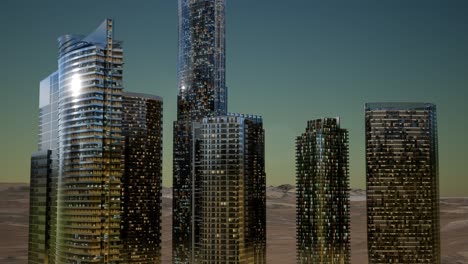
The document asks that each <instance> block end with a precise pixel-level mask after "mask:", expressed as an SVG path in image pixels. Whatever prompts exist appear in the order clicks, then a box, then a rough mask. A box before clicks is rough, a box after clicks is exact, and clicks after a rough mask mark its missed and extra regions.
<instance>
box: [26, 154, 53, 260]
mask: <svg viewBox="0 0 468 264" xmlns="http://www.w3.org/2000/svg"><path fill="white" fill-rule="evenodd" d="M51 153H52V151H50V150H44V151H38V152H35V153H34V154H33V155H32V156H31V182H30V197H29V198H30V201H29V223H30V224H29V243H28V263H29V264H44V263H48V262H47V259H48V252H49V243H50V242H49V241H50V240H49V227H50V226H49V217H50V212H49V210H50V199H49V197H48V195H49V192H48V190H49V186H50V181H51V177H52V176H51V175H52V166H51V157H50V155H51Z"/></svg>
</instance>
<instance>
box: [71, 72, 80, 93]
mask: <svg viewBox="0 0 468 264" xmlns="http://www.w3.org/2000/svg"><path fill="white" fill-rule="evenodd" d="M80 90H81V80H80V76H79V75H78V74H75V75H73V77H72V80H71V91H72V95H73V96H75V97H76V96H78V95H79V94H80Z"/></svg>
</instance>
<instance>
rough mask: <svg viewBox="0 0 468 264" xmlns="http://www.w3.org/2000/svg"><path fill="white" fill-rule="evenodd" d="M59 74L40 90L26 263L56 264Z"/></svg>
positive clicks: (50, 76)
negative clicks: (37, 138) (37, 140)
mask: <svg viewBox="0 0 468 264" xmlns="http://www.w3.org/2000/svg"><path fill="white" fill-rule="evenodd" d="M57 150H58V73H57V72H54V73H52V74H51V75H49V76H48V77H47V78H45V79H44V80H42V81H41V83H40V88H39V142H38V151H37V152H36V153H34V154H33V155H32V157H31V181H30V209H29V222H30V225H29V243H28V261H29V263H41V264H42V263H55V242H56V224H57V176H58V153H57Z"/></svg>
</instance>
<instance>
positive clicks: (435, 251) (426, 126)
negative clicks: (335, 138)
mask: <svg viewBox="0 0 468 264" xmlns="http://www.w3.org/2000/svg"><path fill="white" fill-rule="evenodd" d="M437 153H438V152H437V122H436V107H435V105H433V104H427V103H370V104H366V170H367V172H366V174H367V227H368V230H367V237H368V252H369V263H434V264H438V263H440V235H439V232H440V231H439V186H438V158H437V155H438V154H437Z"/></svg>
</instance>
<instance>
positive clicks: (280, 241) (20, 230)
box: [0, 184, 468, 264]
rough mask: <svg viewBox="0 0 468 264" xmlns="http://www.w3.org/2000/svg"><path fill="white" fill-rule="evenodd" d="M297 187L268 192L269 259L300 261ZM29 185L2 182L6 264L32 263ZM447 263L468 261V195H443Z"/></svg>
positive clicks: (361, 247)
mask: <svg viewBox="0 0 468 264" xmlns="http://www.w3.org/2000/svg"><path fill="white" fill-rule="evenodd" d="M294 204H295V189H294V187H293V186H290V185H282V186H278V187H268V190H267V244H268V248H267V258H268V263H272V264H275V263H279V264H280V263H281V264H284V263H295V231H296V229H295V206H294ZM171 206H172V193H171V190H170V189H164V190H163V237H162V240H163V244H162V246H163V263H171V261H170V260H171V244H172V243H171ZM28 211H29V187H28V185H26V184H0V263H4V264H13V263H15V264H20V263H27V245H28V235H27V233H28ZM440 217H441V224H440V227H441V240H442V245H441V246H442V263H444V264H463V263H468V198H441V200H440ZM366 254H367V249H366V205H365V192H364V191H362V190H352V191H351V262H352V263H353V264H364V263H367V255H366Z"/></svg>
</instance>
